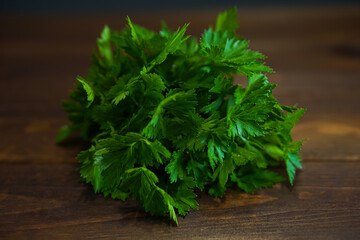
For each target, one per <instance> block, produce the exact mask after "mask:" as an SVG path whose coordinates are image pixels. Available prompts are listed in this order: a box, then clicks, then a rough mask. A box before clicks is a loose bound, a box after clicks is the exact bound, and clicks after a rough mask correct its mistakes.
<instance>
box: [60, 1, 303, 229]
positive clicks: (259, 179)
mask: <svg viewBox="0 0 360 240" xmlns="http://www.w3.org/2000/svg"><path fill="white" fill-rule="evenodd" d="M127 22H128V27H126V28H125V29H124V30H122V31H113V30H111V29H110V28H109V27H107V26H105V28H104V30H103V32H102V33H101V37H100V38H99V39H98V40H97V46H98V52H97V53H95V54H94V56H93V59H92V66H91V68H90V70H89V74H88V76H86V77H77V81H78V82H77V83H76V85H75V86H76V90H74V91H72V92H71V93H70V98H71V99H72V101H64V102H63V107H64V110H65V111H66V112H67V113H68V116H69V120H70V122H71V123H70V125H68V126H64V127H62V128H61V129H60V132H59V135H58V138H57V141H63V140H64V139H66V138H67V137H68V136H69V135H70V134H72V133H73V132H79V133H80V136H81V137H82V138H84V139H85V140H88V141H90V142H91V147H90V148H89V149H87V150H85V151H82V152H81V153H80V154H79V155H78V160H79V162H80V173H81V178H82V179H83V180H84V181H85V182H87V183H90V184H91V185H92V186H93V188H94V191H95V192H100V193H102V194H104V195H105V196H108V195H109V196H111V197H112V198H115V199H121V200H125V199H127V198H128V197H132V198H134V199H136V201H137V202H138V203H139V204H141V205H142V206H143V207H144V209H145V211H148V212H150V214H152V215H160V216H163V215H165V214H169V215H170V218H171V219H172V220H173V221H174V222H176V223H177V217H176V213H179V214H181V215H186V214H187V212H188V211H189V210H190V209H197V208H198V203H197V202H196V200H195V198H196V194H195V193H194V188H198V189H200V190H204V189H208V192H209V193H210V194H212V195H214V196H216V197H220V196H222V195H223V194H224V193H225V191H226V188H227V187H228V186H230V185H232V184H236V185H237V186H238V187H239V188H241V189H243V190H244V191H246V192H251V193H252V192H254V190H255V189H259V188H263V187H271V186H272V185H273V183H275V182H279V181H282V180H283V178H282V177H280V176H278V175H277V174H276V173H273V172H270V171H268V170H267V169H266V168H267V167H268V166H273V165H276V164H278V163H281V162H283V164H284V165H285V166H286V170H287V172H288V176H289V181H290V183H291V184H293V181H294V177H295V171H296V168H301V158H300V156H299V153H298V152H299V150H300V146H301V143H302V142H301V141H300V142H293V140H292V137H291V129H292V128H293V127H294V125H295V123H296V122H297V121H298V119H299V118H300V117H301V116H302V114H303V113H304V111H305V110H303V109H297V108H296V107H287V106H282V105H280V104H279V103H278V102H277V100H276V99H275V98H274V96H273V95H272V91H273V89H274V88H275V85H274V84H271V83H269V82H268V80H267V77H266V76H265V73H266V72H272V70H271V69H270V68H269V67H267V66H265V64H264V62H263V59H264V58H265V56H264V55H262V54H260V53H258V52H255V51H252V50H250V49H248V47H249V42H248V41H246V40H245V39H243V38H242V37H240V36H238V35H236V33H235V31H236V29H237V28H238V26H239V24H238V22H237V12H236V8H231V9H230V10H229V11H227V12H224V13H221V14H219V16H218V19H217V21H216V26H215V29H213V28H209V29H207V30H205V31H204V33H203V34H202V36H201V39H200V40H199V41H198V40H197V39H196V38H194V37H191V38H190V37H189V36H185V31H186V29H187V27H188V26H189V25H188V24H185V25H184V26H183V27H181V28H178V29H177V30H176V31H174V32H173V31H171V30H170V29H169V28H168V27H167V26H166V25H165V24H164V23H163V24H162V29H161V31H160V32H159V33H156V32H153V31H150V30H148V29H146V28H143V27H140V26H138V25H136V24H134V23H132V22H131V20H130V18H129V17H128V18H127ZM238 74H240V75H243V76H244V77H246V78H247V80H248V84H247V87H244V86H241V85H234V78H235V76H236V75H238Z"/></svg>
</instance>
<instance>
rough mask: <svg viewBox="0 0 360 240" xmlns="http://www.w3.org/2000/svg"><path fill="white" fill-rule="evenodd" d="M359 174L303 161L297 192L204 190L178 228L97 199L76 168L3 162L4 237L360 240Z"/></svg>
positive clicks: (340, 165) (0, 227) (359, 168)
mask: <svg viewBox="0 0 360 240" xmlns="http://www.w3.org/2000/svg"><path fill="white" fill-rule="evenodd" d="M359 174H360V164H359V163H358V162H338V161H334V162H327V163H325V162H321V161H320V162H306V163H305V168H304V170H303V171H302V172H300V174H299V175H300V177H299V178H298V180H297V182H296V185H295V187H294V188H292V189H289V188H288V186H287V185H286V184H278V185H276V186H275V187H274V188H272V189H264V190H261V191H257V192H256V194H254V195H251V194H245V193H243V192H241V191H240V190H229V191H228V193H227V194H226V195H225V197H224V198H223V199H214V198H212V197H210V196H208V195H207V194H204V193H200V194H199V196H198V198H197V200H198V201H199V204H200V210H198V211H191V212H190V213H189V215H188V216H186V217H185V218H181V217H180V218H179V226H178V227H174V226H172V225H171V223H170V222H169V220H168V218H167V217H160V218H155V217H151V216H149V215H148V214H146V213H144V211H143V210H142V208H141V207H139V206H138V205H137V204H136V202H134V201H133V200H130V201H125V202H121V201H116V200H112V199H109V198H104V197H102V196H100V195H95V194H94V193H93V191H92V189H91V188H90V187H89V186H88V185H87V184H84V183H79V182H78V177H79V176H78V171H77V170H76V165H74V164H71V163H64V164H45V163H42V164H26V163H19V164H9V163H2V164H1V166H0V186H1V188H0V189H1V190H0V238H2V239H5V238H6V239H11V238H12V239H15V238H16V239H22V238H35V239H76V238H82V239H84V238H96V239H98V238H111V239H114V238H118V239H129V238H143V239H145V238H151V237H153V238H156V239H170V238H171V239H184V238H188V237H192V238H194V239H224V238H228V239H231V238H233V239H249V238H255V239H257V238H261V239H263V238H264V237H265V236H270V237H269V238H270V239H279V238H285V237H286V238H287V239H319V238H322V239H357V237H358V234H360V187H359V186H360V180H359V178H358V176H359ZM330 226H331V227H330Z"/></svg>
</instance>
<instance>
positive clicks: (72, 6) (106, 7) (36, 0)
mask: <svg viewBox="0 0 360 240" xmlns="http://www.w3.org/2000/svg"><path fill="white" fill-rule="evenodd" d="M354 3H359V1H356V0H342V1H339V0H338V1H336V0H303V1H296V0H274V1H266V0H257V1H244V0H241V1H236V0H222V1H219V0H198V1H196V0H181V1H179V0H178V1H168V0H160V1H148V0H139V1H116V0H103V1H96V0H63V1H59V0H57V1H48V0H33V1H29V0H14V1H11V0H1V1H0V4H1V5H0V12H1V13H84V12H120V13H124V12H125V13H127V12H128V11H144V10H156V11H159V10H170V9H172V10H206V9H219V8H220V9H221V10H223V9H225V8H228V7H231V6H234V5H237V6H238V7H239V8H240V7H241V8H244V7H245V8H254V7H256V8H259V7H262V8H269V7H278V6H291V7H296V6H305V7H306V6H309V7H310V6H314V5H317V6H324V7H325V6H329V5H340V4H341V5H342V6H343V5H346V4H354Z"/></svg>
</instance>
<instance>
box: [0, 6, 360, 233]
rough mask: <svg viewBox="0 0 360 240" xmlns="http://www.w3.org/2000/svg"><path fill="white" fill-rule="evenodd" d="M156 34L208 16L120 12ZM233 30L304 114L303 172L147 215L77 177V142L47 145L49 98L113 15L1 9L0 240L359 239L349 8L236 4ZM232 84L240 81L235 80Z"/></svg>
mask: <svg viewBox="0 0 360 240" xmlns="http://www.w3.org/2000/svg"><path fill="white" fill-rule="evenodd" d="M129 15H130V16H131V17H132V19H133V20H134V22H136V23H139V24H141V25H144V26H146V27H150V28H153V29H158V22H159V21H160V20H161V19H164V20H166V21H167V22H169V25H170V26H171V27H177V26H178V25H182V24H183V23H184V22H189V21H191V25H190V30H189V31H190V34H192V35H197V36H199V35H200V34H201V32H202V29H203V28H205V27H207V26H208V24H209V23H213V22H214V21H213V20H214V19H215V17H216V12H215V11H214V12H174V13H160V12H159V13H152V14H150V13H134V14H129ZM239 19H240V22H241V28H240V33H241V34H242V35H243V36H245V37H246V38H248V39H250V40H251V48H252V49H256V50H259V51H260V52H263V53H264V54H265V55H268V56H269V58H268V59H267V62H268V64H269V65H270V66H272V67H273V68H274V69H275V70H276V73H275V74H271V75H270V76H269V78H270V81H271V82H274V83H277V84H278V87H277V88H276V90H275V94H276V97H277V98H278V99H279V101H280V102H281V103H283V104H290V105H293V104H296V103H299V106H302V107H305V108H307V109H308V111H307V113H306V115H305V116H304V118H303V119H302V120H301V121H300V122H299V124H298V125H297V126H296V127H295V129H294V136H295V138H296V139H304V138H307V139H309V140H308V141H307V142H306V144H305V145H304V147H303V150H302V155H303V157H304V159H305V162H304V168H303V170H302V171H300V173H299V174H298V176H297V180H296V182H295V186H294V187H290V186H289V185H288V184H286V183H282V184H277V185H276V186H275V187H274V188H272V189H265V190H261V191H257V192H256V193H255V194H254V195H251V194H245V193H243V192H242V191H240V190H236V189H231V190H229V191H228V192H227V194H226V195H225V197H224V198H222V199H214V198H212V197H210V196H208V195H207V194H204V193H200V192H198V198H197V200H198V201H199V204H200V209H199V211H191V212H190V213H189V215H187V216H186V217H185V218H179V226H178V227H174V226H173V225H172V224H171V222H169V220H168V218H166V217H162V218H155V217H151V216H149V215H148V214H146V213H145V212H144V211H143V209H142V208H141V207H139V206H138V205H137V204H136V202H135V201H133V200H129V201H126V202H121V201H115V200H112V199H109V198H104V197H102V196H100V195H96V194H94V193H93V191H92V189H91V187H90V186H88V185H87V184H84V183H81V182H79V172H78V170H77V167H78V165H77V163H76V159H75V156H76V154H77V153H78V152H79V151H80V150H81V149H84V148H86V143H84V142H82V141H80V140H79V139H77V138H73V139H70V140H69V141H67V142H66V143H65V144H63V145H57V144H56V143H55V141H54V140H55V136H56V133H57V129H58V128H59V127H60V126H61V125H63V124H66V122H67V120H66V116H65V114H64V113H63V111H62V109H61V105H60V99H65V98H67V94H68V90H69V89H71V88H72V86H73V84H74V78H75V76H76V75H86V73H87V68H88V67H89V58H90V57H91V51H92V49H93V48H94V47H95V39H96V37H97V36H98V35H99V32H100V31H101V28H102V27H103V25H104V24H109V25H110V26H111V27H113V28H117V29H120V28H121V27H122V26H123V25H124V24H125V18H124V16H122V15H119V16H116V15H111V16H101V15H97V16H0V27H1V29H2V31H1V33H0V34H1V35H0V55H1V56H2V57H1V60H0V61H1V64H0V73H1V74H0V132H1V134H0V239H99V238H101V239H186V238H191V239H358V236H359V234H360V180H359V177H358V176H359V175H360V161H359V160H360V147H359V143H360V79H359V76H360V75H359V74H360V45H359V43H360V31H359V27H358V26H359V23H360V11H359V7H358V6H351V7H343V8H329V9H323V8H312V9H271V10H266V9H263V10H241V11H240V16H239ZM238 81H239V83H241V81H242V79H241V78H239V79H238Z"/></svg>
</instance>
